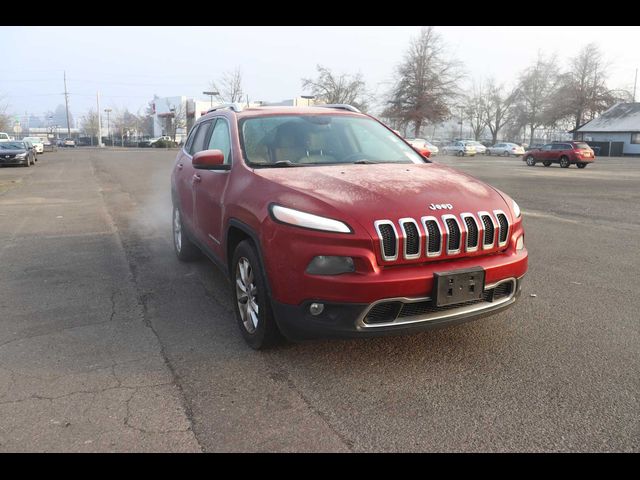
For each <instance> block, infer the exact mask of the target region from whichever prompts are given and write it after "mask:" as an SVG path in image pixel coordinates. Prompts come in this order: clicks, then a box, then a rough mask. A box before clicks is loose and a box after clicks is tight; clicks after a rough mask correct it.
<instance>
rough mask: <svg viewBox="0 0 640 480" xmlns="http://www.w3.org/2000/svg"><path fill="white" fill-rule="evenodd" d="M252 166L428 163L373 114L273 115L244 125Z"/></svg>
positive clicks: (249, 160) (245, 145)
mask: <svg viewBox="0 0 640 480" xmlns="http://www.w3.org/2000/svg"><path fill="white" fill-rule="evenodd" d="M240 131H241V142H242V145H243V149H244V154H245V158H246V159H247V162H248V163H249V164H250V165H252V166H267V167H268V166H306V165H329V164H346V163H425V161H424V160H423V159H422V157H421V156H420V155H418V154H417V153H416V152H415V151H414V150H413V149H412V148H411V147H409V146H408V145H407V144H406V143H404V142H403V141H402V140H400V139H399V138H398V137H397V136H396V135H394V134H393V132H391V131H390V130H388V129H387V128H385V127H384V126H383V125H381V124H380V123H378V122H376V121H375V120H372V119H370V118H362V117H352V116H346V115H335V116H333V115H272V116H263V117H255V118H247V119H245V120H243V121H242V123H241V126H240Z"/></svg>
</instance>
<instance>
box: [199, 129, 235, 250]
mask: <svg viewBox="0 0 640 480" xmlns="http://www.w3.org/2000/svg"><path fill="white" fill-rule="evenodd" d="M204 149H205V150H220V151H221V152H222V153H223V154H224V165H225V166H226V168H227V169H224V170H223V169H219V170H218V169H216V170H196V173H197V174H198V175H199V177H200V178H199V180H198V182H197V184H196V185H195V189H194V192H195V211H196V221H197V224H198V232H199V233H200V235H201V237H200V239H201V241H202V242H204V244H205V245H207V246H208V247H209V248H210V249H211V250H213V252H214V253H216V254H217V255H218V256H219V257H220V258H222V257H223V256H224V252H223V251H222V247H221V242H222V238H221V237H222V216H223V212H224V194H225V191H226V189H227V183H228V181H229V176H230V175H231V170H230V167H231V136H230V131H229V123H228V122H227V120H226V119H225V118H222V117H221V118H218V119H217V121H216V123H215V125H214V126H213V132H212V133H211V135H210V137H209V139H208V142H206V143H205V148H204Z"/></svg>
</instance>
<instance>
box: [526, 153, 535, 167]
mask: <svg viewBox="0 0 640 480" xmlns="http://www.w3.org/2000/svg"><path fill="white" fill-rule="evenodd" d="M526 160H527V165H529V166H530V167H535V166H536V159H535V158H533V156H531V155H529V156H528V157H527V159H526Z"/></svg>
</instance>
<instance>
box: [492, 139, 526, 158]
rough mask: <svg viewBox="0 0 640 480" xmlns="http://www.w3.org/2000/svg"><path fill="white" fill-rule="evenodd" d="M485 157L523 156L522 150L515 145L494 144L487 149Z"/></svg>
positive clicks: (505, 143)
mask: <svg viewBox="0 0 640 480" xmlns="http://www.w3.org/2000/svg"><path fill="white" fill-rule="evenodd" d="M487 155H502V156H504V157H509V156H511V155H514V156H516V157H517V156H520V155H524V148H522V147H521V146H520V145H518V144H516V143H509V142H502V143H496V144H495V145H492V146H490V147H489V148H488V149H487Z"/></svg>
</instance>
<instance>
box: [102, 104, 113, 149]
mask: <svg viewBox="0 0 640 480" xmlns="http://www.w3.org/2000/svg"><path fill="white" fill-rule="evenodd" d="M104 111H105V112H107V138H108V139H109V141H110V142H111V146H112V147H113V141H111V123H110V122H109V114H110V113H111V112H112V110H111V109H110V108H105V109H104Z"/></svg>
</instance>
